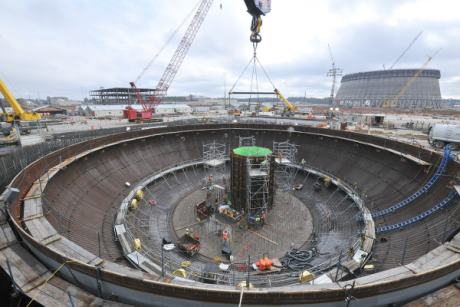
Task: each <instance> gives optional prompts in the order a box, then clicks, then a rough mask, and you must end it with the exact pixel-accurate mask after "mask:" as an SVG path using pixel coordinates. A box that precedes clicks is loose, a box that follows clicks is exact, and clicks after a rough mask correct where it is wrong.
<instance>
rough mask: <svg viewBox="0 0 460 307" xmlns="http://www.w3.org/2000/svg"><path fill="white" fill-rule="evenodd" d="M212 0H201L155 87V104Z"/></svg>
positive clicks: (172, 75) (165, 91) (180, 62)
mask: <svg viewBox="0 0 460 307" xmlns="http://www.w3.org/2000/svg"><path fill="white" fill-rule="evenodd" d="M213 2H214V0H203V1H202V2H201V4H200V6H199V7H198V9H197V11H196V13H195V16H194V17H193V19H192V22H191V23H190V25H189V26H188V28H187V31H186V32H185V34H184V36H183V37H182V40H181V41H180V43H179V46H178V47H177V49H176V51H175V52H174V55H173V57H172V58H171V60H170V62H169V64H168V66H167V67H166V70H165V71H164V73H163V75H162V76H161V79H160V81H158V84H157V87H156V89H155V92H156V93H155V101H154V103H155V104H158V103H160V102H161V100H162V99H163V98H164V97H165V96H166V94H167V92H168V89H169V87H170V86H171V83H172V82H173V80H174V77H175V76H176V74H177V72H178V71H179V68H180V66H181V65H182V63H183V61H184V59H185V56H186V55H187V52H188V51H189V49H190V46H191V45H192V43H193V40H194V39H195V37H196V35H197V33H198V30H199V29H200V27H201V25H202V24H203V21H204V19H205V17H206V15H207V14H208V12H209V9H210V8H211V6H212V3H213Z"/></svg>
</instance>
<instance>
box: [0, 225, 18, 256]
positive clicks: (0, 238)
mask: <svg viewBox="0 0 460 307" xmlns="http://www.w3.org/2000/svg"><path fill="white" fill-rule="evenodd" d="M16 242H17V241H16V237H15V236H14V233H13V230H12V229H11V227H10V225H9V224H8V223H5V224H3V225H1V226H0V250H1V249H4V248H5V247H8V246H10V245H12V244H15V243H16Z"/></svg>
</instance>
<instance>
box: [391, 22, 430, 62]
mask: <svg viewBox="0 0 460 307" xmlns="http://www.w3.org/2000/svg"><path fill="white" fill-rule="evenodd" d="M422 33H423V31H420V33H419V34H417V36H415V37H414V39H413V40H412V41H411V42H410V44H409V46H407V48H406V49H404V51H403V52H402V53H401V55H400V56H399V57H398V58H397V59H396V61H395V62H394V63H393V65H391V66H390V69H393V67H395V65H396V64H398V62H399V61H400V60H401V59H402V58H403V56H404V55H405V54H406V53H407V51H409V49H410V48H411V47H412V46H413V45H414V44H415V42H416V41H417V40H418V39H419V38H420V36H422Z"/></svg>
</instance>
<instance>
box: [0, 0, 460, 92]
mask: <svg viewBox="0 0 460 307" xmlns="http://www.w3.org/2000/svg"><path fill="white" fill-rule="evenodd" d="M197 2H198V1H197V0H97V1H96V0H59V1H58V0H15V1H11V0H0V29H2V30H1V31H0V78H2V79H4V80H5V81H6V82H7V83H8V84H9V85H10V87H11V88H12V90H13V91H14V94H15V95H16V96H18V97H32V98H35V97H41V98H44V97H46V96H48V95H50V96H69V97H71V98H75V99H81V98H83V97H86V96H87V95H88V91H89V90H91V89H97V88H99V87H106V88H107V87H114V86H123V87H125V86H128V83H129V81H132V80H134V79H135V78H136V77H137V76H138V75H139V73H140V72H141V71H142V69H143V68H144V67H145V66H146V64H147V63H148V62H149V61H150V60H151V59H152V57H153V56H154V55H155V54H156V53H157V52H158V50H159V49H160V48H161V46H162V45H163V43H164V42H165V41H166V40H167V39H168V37H169V36H170V35H171V33H172V32H173V31H174V29H175V28H177V26H178V25H179V24H180V23H181V22H182V20H183V19H184V18H185V16H187V15H188V14H189V12H190V11H191V10H192V8H193V7H195V5H196V4H197ZM221 5H222V6H221ZM459 11H460V2H458V1H456V0H380V1H372V0H367V1H364V0H348V1H341V0H321V1H319V0H316V1H313V0H272V12H271V13H270V14H269V15H267V16H266V17H265V18H264V25H263V28H262V33H261V34H262V37H263V41H262V43H261V44H260V45H259V48H258V57H259V59H260V62H261V63H262V64H263V65H264V67H265V69H266V70H267V72H268V74H269V75H270V77H271V79H272V80H273V82H274V83H275V85H276V86H277V87H278V88H279V89H280V90H281V91H282V92H283V93H284V94H285V95H286V96H294V95H300V96H303V95H304V93H305V92H306V93H307V96H313V97H323V96H328V95H329V91H330V86H331V80H330V78H328V77H327V76H326V73H327V71H328V69H329V68H330V66H331V61H330V59H329V53H328V47H327V45H328V43H330V44H331V46H332V50H333V53H334V57H335V60H336V62H337V64H338V65H339V66H340V67H341V68H343V70H344V73H353V72H358V71H367V70H377V69H382V68H383V67H384V65H385V67H389V66H391V64H392V63H393V62H394V61H395V60H396V58H397V57H398V56H399V55H400V54H401V53H402V51H403V50H404V49H405V48H406V47H407V46H408V45H409V43H410V42H411V41H412V40H413V38H414V37H415V36H416V35H417V34H418V33H419V32H420V31H423V34H422V36H421V37H420V39H419V40H418V41H417V42H416V43H415V44H414V46H413V47H412V48H411V49H410V50H409V52H408V53H407V54H406V55H405V57H404V58H403V59H402V60H401V61H400V63H399V64H398V65H397V66H396V67H395V68H419V67H421V66H422V65H423V63H424V62H425V61H426V59H427V56H428V55H431V54H434V53H435V52H436V50H438V49H439V48H442V51H441V52H440V53H439V54H438V55H437V56H436V57H435V58H434V59H433V61H432V62H431V63H430V64H429V66H428V67H430V68H437V69H440V70H441V73H442V79H441V92H442V94H443V96H444V97H453V98H460V57H459V55H460V17H459ZM249 23H250V16H249V15H248V14H247V13H246V12H245V5H244V1H243V0H215V1H214V5H213V7H212V8H211V11H210V12H209V15H208V16H207V18H206V20H205V22H204V24H203V26H202V28H201V30H200V32H199V33H198V36H197V38H196V40H195V42H194V43H193V45H192V47H191V49H190V52H189V54H188V56H187V58H186V59H185V62H184V64H183V65H182V67H181V69H180V71H179V73H178V74H177V76H176V79H175V80H174V82H173V84H172V85H171V88H170V91H169V94H170V95H187V94H197V95H208V96H222V95H223V92H224V84H226V85H227V90H228V87H230V86H231V85H233V84H234V83H235V81H236V80H237V77H238V75H239V74H240V73H241V72H242V70H243V68H244V67H245V65H246V64H247V62H248V61H249V60H250V58H251V56H252V46H251V44H250V42H249ZM184 30H185V28H183V29H182V32H181V33H180V34H179V35H178V36H177V37H176V38H175V39H174V40H173V41H172V42H171V43H170V44H169V45H168V47H167V48H166V49H165V50H164V52H163V53H162V54H161V56H160V57H159V58H158V59H157V61H156V62H155V63H154V65H152V67H151V68H150V69H149V71H148V72H147V73H146V74H145V75H144V77H143V78H142V79H141V80H139V82H138V86H141V87H154V86H155V85H156V83H157V81H158V79H159V78H160V76H161V74H162V72H163V70H164V68H165V66H166V64H167V63H168V61H169V59H170V57H171V55H172V53H173V52H174V50H175V47H176V46H177V44H178V42H179V40H180V37H181V35H182V33H183V32H184ZM259 79H260V80H259V89H260V90H271V89H272V87H271V85H270V83H269V82H268V81H267V80H266V79H265V78H263V77H262V76H261V77H260V78H259ZM249 88H250V73H249V72H248V73H247V74H245V75H244V76H243V79H242V81H241V82H239V83H238V84H237V86H236V89H238V90H249Z"/></svg>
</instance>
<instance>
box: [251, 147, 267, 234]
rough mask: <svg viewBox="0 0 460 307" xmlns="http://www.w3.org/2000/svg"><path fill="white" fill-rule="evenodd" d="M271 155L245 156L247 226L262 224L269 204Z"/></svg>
mask: <svg viewBox="0 0 460 307" xmlns="http://www.w3.org/2000/svg"><path fill="white" fill-rule="evenodd" d="M270 160H271V156H270V155H269V156H266V157H265V158H262V159H261V158H260V157H259V158H257V159H255V158H247V160H246V167H247V172H246V176H247V177H246V183H247V198H246V199H247V205H246V208H247V219H248V225H249V226H255V227H257V226H263V224H264V222H265V219H266V216H267V212H268V209H269V206H270V199H273V195H270V194H272V193H270V191H271V190H273V189H270V173H271V172H270V168H271V167H272V166H271V163H270Z"/></svg>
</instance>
